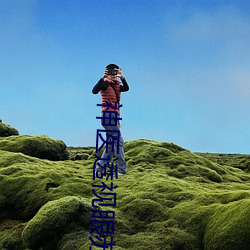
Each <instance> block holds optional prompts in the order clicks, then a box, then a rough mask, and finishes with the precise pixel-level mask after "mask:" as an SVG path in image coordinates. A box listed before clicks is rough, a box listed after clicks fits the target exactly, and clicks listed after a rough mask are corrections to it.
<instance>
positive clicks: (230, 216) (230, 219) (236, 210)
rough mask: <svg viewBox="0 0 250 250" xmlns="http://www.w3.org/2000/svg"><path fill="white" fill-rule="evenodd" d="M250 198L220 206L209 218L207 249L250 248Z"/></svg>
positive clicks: (205, 244) (242, 249)
mask: <svg viewBox="0 0 250 250" xmlns="http://www.w3.org/2000/svg"><path fill="white" fill-rule="evenodd" d="M249 208H250V199H245V200H240V201H236V202H231V203H229V204H226V205H221V206H218V208H217V209H216V210H215V213H214V214H213V215H212V216H211V217H210V218H209V220H208V223H207V226H206V231H205V237H204V246H205V249H206V250H212V249H220V250H227V249H230V250H248V249H249V248H250V223H249V220H250V209H249Z"/></svg>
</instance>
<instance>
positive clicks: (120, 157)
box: [92, 64, 129, 176]
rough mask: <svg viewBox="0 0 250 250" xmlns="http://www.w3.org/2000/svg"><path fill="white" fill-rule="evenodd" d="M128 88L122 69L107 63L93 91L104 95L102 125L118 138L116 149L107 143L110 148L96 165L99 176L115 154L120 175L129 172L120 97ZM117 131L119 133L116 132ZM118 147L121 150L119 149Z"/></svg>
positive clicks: (112, 135)
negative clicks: (122, 129)
mask: <svg viewBox="0 0 250 250" xmlns="http://www.w3.org/2000/svg"><path fill="white" fill-rule="evenodd" d="M118 78H120V80H121V82H120V81H118ZM128 90H129V86H128V83H127V81H126V79H125V77H124V76H123V73H122V69H121V68H119V67H118V66H117V65H116V64H109V65H107V66H106V68H105V71H104V74H103V76H102V78H101V79H100V80H99V81H98V83H97V84H96V85H95V86H94V87H93V90H92V93H93V94H98V93H99V92H101V96H102V126H103V127H104V128H105V130H113V131H114V132H107V133H106V134H107V138H109V140H110V139H112V138H113V139H114V138H116V140H114V141H115V143H114V144H115V149H114V148H112V147H111V143H110V144H109V143H108V144H107V145H106V147H108V150H107V149H106V150H104V151H103V154H102V157H101V160H100V162H99V165H98V164H97V167H96V172H97V173H96V174H97V176H100V174H99V172H101V173H104V172H105V171H106V170H105V169H106V168H105V166H106V164H109V163H110V161H111V159H112V158H113V157H114V156H116V159H117V168H118V169H117V172H118V175H123V174H126V173H127V169H128V165H127V163H126V162H125V157H124V140H123V138H122V135H121V132H120V126H121V123H120V119H121V118H120V99H121V92H126V91H128ZM107 102H108V103H109V104H110V105H112V109H109V110H108V111H112V112H107ZM108 113H109V114H108ZM108 115H109V116H111V118H110V117H109V119H110V120H111V122H110V123H109V124H108V125H107V124H106V123H105V122H104V118H108ZM105 120H108V119H105ZM110 125H111V126H110ZM116 131H117V132H118V133H115V132H116ZM117 137H119V138H117ZM118 139H119V140H118ZM117 142H119V144H117ZM117 147H118V149H119V150H117ZM117 151H118V152H117ZM114 163H116V162H114ZM100 166H101V167H100Z"/></svg>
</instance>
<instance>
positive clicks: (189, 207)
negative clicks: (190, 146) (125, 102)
mask: <svg viewBox="0 0 250 250" xmlns="http://www.w3.org/2000/svg"><path fill="white" fill-rule="evenodd" d="M1 126H2V127H4V126H5V124H1ZM1 126H0V128H1ZM27 141H28V142H27ZM27 148H28V149H29V150H27ZM40 148H43V149H46V150H42V153H39V154H37V152H38V149H40ZM13 149H15V150H13ZM24 149H25V150H24ZM32 149H33V150H32ZM50 151H51V152H54V153H55V155H57V156H60V157H57V158H51V155H50V154H48V153H46V152H50ZM39 152H40V151H39ZM44 152H45V153H44ZM125 152H126V153H125V158H126V161H127V163H128V165H129V172H128V174H126V175H124V176H120V177H119V178H118V180H114V183H115V185H117V188H116V194H117V204H116V207H111V208H109V210H110V211H115V233H114V234H113V235H112V236H113V237H114V243H115V244H116V246H115V247H114V249H117V250H121V249H124V250H125V249H126V250H132V249H133V250H134V249H136V250H144V249H145V250H146V249H147V250H149V249H152V250H153V249H154V250H155V249H159V250H164V249H187V250H190V249H206V250H208V249H220V250H223V249H227V250H228V249H230V250H234V249H235V250H236V249H237V250H240V249H242V250H243V249H249V246H250V224H249V223H248V220H249V219H250V209H249V207H250V192H249V188H250V174H249V156H248V155H231V156H230V157H231V158H230V159H231V160H229V158H226V156H227V155H222V156H224V157H225V159H226V160H225V161H223V157H222V156H219V155H211V154H200V153H192V152H190V151H189V150H186V149H184V148H182V147H180V146H178V145H175V144H174V143H167V142H155V141H151V140H145V139H141V140H135V141H129V142H126V143H125ZM68 153H69V154H68ZM215 156H216V157H215ZM218 157H219V158H218ZM95 159H96V158H95V148H92V147H88V148H65V147H64V144H63V142H62V141H60V140H56V139H52V138H49V137H47V136H41V135H40V136H34V137H30V136H20V135H19V133H17V132H16V131H15V134H14V135H13V134H12V135H7V134H6V133H5V134H4V137H0V211H1V213H0V249H18V250H22V249H26V250H27V249H51V250H52V249H53V250H56V249H60V250H72V249H79V250H86V249H89V246H90V245H91V242H90V240H89V236H90V231H91V225H90V222H89V221H90V219H91V218H90V217H91V215H92V213H91V209H93V207H92V205H93V204H92V201H93V199H94V198H96V197H95V196H94V195H93V192H92V185H93V184H95V185H101V180H93V179H92V172H93V164H94V161H95ZM235 163H237V164H235ZM100 189H101V188H99V190H100ZM96 190H97V189H96ZM100 209H102V210H103V211H104V210H105V209H106V207H105V206H103V207H102V208H100ZM110 236H111V235H110V234H105V233H103V234H100V237H101V239H104V238H106V239H107V242H110ZM92 249H100V248H97V247H92Z"/></svg>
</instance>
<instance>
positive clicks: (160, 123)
mask: <svg viewBox="0 0 250 250" xmlns="http://www.w3.org/2000/svg"><path fill="white" fill-rule="evenodd" d="M249 13H250V3H249V1H244V0H242V1H237V0H235V1H230V0H227V1H213V0H212V1H207V0H206V1H203V0H199V1H198V0H197V1H194V0H193V1H192V0H191V1H183V0H180V1H177V0H176V1H174V0H168V1H165V0H154V1H153V0H151V1H149V0H133V1H131V0H122V1H118V0H116V1H113V0H74V1H72V0H22V1H20V0H1V1H0V32H1V36H0V58H1V60H0V67H1V73H0V86H1V91H0V118H1V119H2V120H3V122H5V123H7V124H10V125H12V126H14V127H16V128H17V129H18V130H19V131H20V133H21V134H29V135H35V134H46V135H48V136H51V137H54V138H59V139H62V140H63V141H64V142H65V143H66V144H67V145H68V146H94V145H95V139H96V130H97V129H101V128H102V127H101V126H100V120H97V119H96V116H99V114H100V108H99V107H97V106H96V105H97V104H98V103H100V101H101V96H100V95H93V94H92V92H91V91H92V88H93V86H94V85H95V84H96V82H97V81H98V80H99V78H100V77H101V76H102V73H103V70H104V68H105V66H106V65H107V64H109V63H116V64H118V65H119V66H120V67H121V68H122V70H123V73H124V75H125V77H126V79H127V81H128V83H129V86H130V91H129V92H126V93H123V96H122V101H121V103H122V104H123V108H122V109H121V117H122V118H123V126H122V134H123V137H124V140H125V141H129V140H134V139H140V138H145V139H152V140H156V141H166V142H173V143H176V144H178V145H180V146H182V147H184V148H187V149H189V150H191V151H195V152H197V151H199V152H220V153H246V154H248V153H250V130H249V127H250V116H249V115H248V113H249V110H250V70H249V69H250V49H249V41H250V14H249Z"/></svg>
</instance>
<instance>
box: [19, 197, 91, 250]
mask: <svg viewBox="0 0 250 250" xmlns="http://www.w3.org/2000/svg"><path fill="white" fill-rule="evenodd" d="M81 206H82V204H81V202H80V201H79V199H77V198H76V197H64V198H61V199H59V200H55V201H50V202H48V203H47V204H45V205H44V206H43V207H42V208H41V209H40V210H39V212H38V213H37V214H36V216H35V217H34V218H32V220H30V221H29V222H28V223H27V225H26V226H25V228H24V230H23V233H22V238H23V240H24V243H25V245H26V246H27V247H29V248H36V247H38V246H42V245H44V244H46V243H47V242H48V241H50V242H51V244H53V242H54V241H55V244H57V240H58V237H60V233H61V232H62V231H63V230H64V228H65V226H66V225H67V224H68V223H69V222H71V221H73V220H75V219H76V218H77V216H78V212H79V210H80V207H81ZM90 209H91V208H90V207H89V208H88V209H87V210H86V211H85V213H84V215H81V216H86V217H87V220H86V221H88V220H89V219H90V216H89V214H90ZM78 217H79V216H78Z"/></svg>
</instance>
